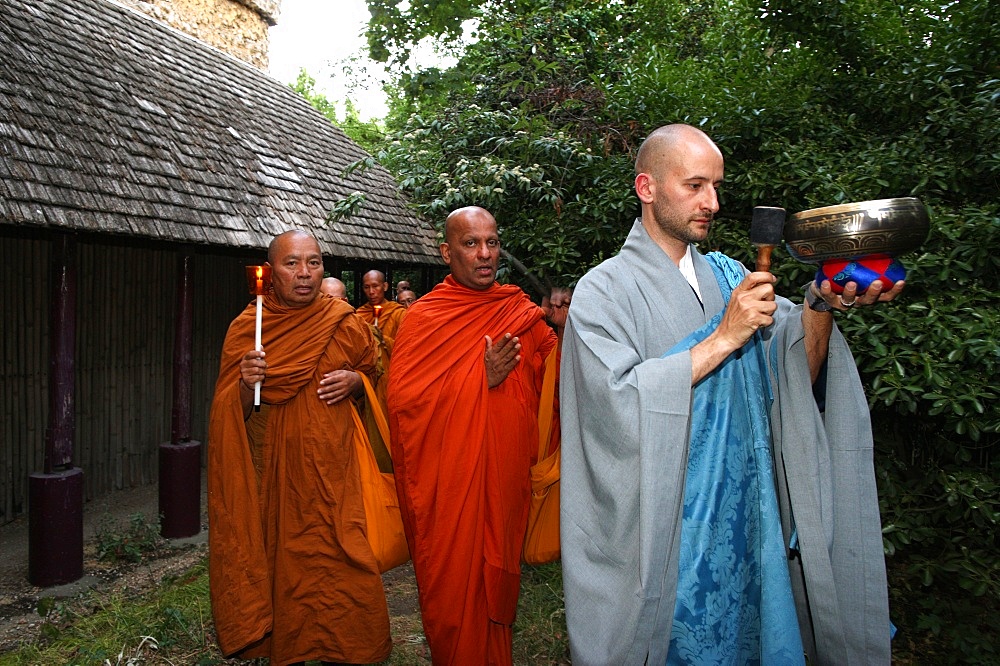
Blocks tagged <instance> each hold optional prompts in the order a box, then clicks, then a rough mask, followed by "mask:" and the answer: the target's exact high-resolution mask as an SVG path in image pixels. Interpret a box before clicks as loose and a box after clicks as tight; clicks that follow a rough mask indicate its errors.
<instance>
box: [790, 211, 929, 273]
mask: <svg viewBox="0 0 1000 666" xmlns="http://www.w3.org/2000/svg"><path fill="white" fill-rule="evenodd" d="M929 230H930V219H929V217H928V215H927V208H926V207H925V206H924V205H923V204H922V203H921V202H920V199H916V198H913V197H901V198H896V199H876V200H874V201H859V202H857V203H847V204H839V205H836V206H825V207H823V208H813V209H810V210H804V211H802V212H801V213H795V214H794V215H792V216H791V217H789V219H788V221H787V222H786V223H785V229H784V236H785V245H786V246H787V247H788V252H789V254H791V255H792V256H793V257H795V258H796V259H798V260H799V261H801V262H804V263H807V264H822V263H824V262H826V261H830V260H834V259H844V260H852V259H859V258H862V257H870V256H872V255H884V256H887V257H896V256H898V255H901V254H905V253H906V252H910V251H911V250H915V249H917V248H918V247H920V244H921V243H923V242H924V240H925V239H926V238H927V232H928V231H929Z"/></svg>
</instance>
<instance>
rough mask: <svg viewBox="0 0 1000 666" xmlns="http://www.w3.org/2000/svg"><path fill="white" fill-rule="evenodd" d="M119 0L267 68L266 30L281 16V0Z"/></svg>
mask: <svg viewBox="0 0 1000 666" xmlns="http://www.w3.org/2000/svg"><path fill="white" fill-rule="evenodd" d="M117 1H118V2H120V3H121V4H123V5H125V6H126V7H131V8H132V9H135V10H137V11H140V12H142V13H143V14H146V15H147V16H151V17H153V18H155V19H156V20H158V21H161V22H163V23H166V24H167V25H169V26H170V27H172V28H175V29H177V30H180V31H181V32H184V33H187V34H188V35H191V36H192V37H194V38H196V39H199V40H201V41H203V42H205V43H206V44H210V45H212V46H214V47H215V48H217V49H219V50H221V51H225V52H226V53H228V54H230V55H232V56H234V57H236V58H239V59H240V60H243V61H246V62H248V63H250V64H251V65H253V66H254V67H257V68H258V69H261V70H264V71H266V70H267V50H268V36H267V29H268V26H271V25H274V23H275V21H276V20H277V18H278V12H279V10H280V5H281V0H117Z"/></svg>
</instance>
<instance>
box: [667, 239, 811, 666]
mask: <svg viewBox="0 0 1000 666" xmlns="http://www.w3.org/2000/svg"><path fill="white" fill-rule="evenodd" d="M706 259H708V261H709V263H710V264H711V265H712V268H713V270H714V271H715V273H716V279H717V280H718V282H719V286H720V288H721V289H722V295H723V298H724V300H725V302H726V303H728V302H729V298H730V296H731V294H732V291H733V287H735V286H736V285H738V284H739V283H740V282H741V281H742V280H743V276H744V273H743V268H742V266H740V264H738V263H736V262H735V261H733V260H732V259H729V258H728V257H725V256H724V255H721V254H719V253H717V252H713V253H711V254H709V255H707V256H706ZM721 319H722V313H719V314H718V315H716V317H715V318H714V319H712V321H710V322H709V323H708V324H706V325H705V326H703V327H702V328H700V329H698V330H697V331H695V332H694V333H692V334H691V335H689V336H688V337H687V338H685V339H684V340H682V341H681V342H679V343H678V344H677V345H676V346H674V348H672V349H670V350H669V351H668V352H667V353H666V354H664V356H669V355H671V354H676V353H679V352H682V351H685V350H687V349H690V348H691V347H693V346H694V345H696V344H697V343H698V342H700V341H702V340H704V339H705V338H706V337H707V336H708V335H709V334H710V333H711V332H712V331H713V330H715V328H716V327H717V326H718V324H719V322H720V321H721ZM693 400H694V404H693V405H692V409H691V440H690V441H691V445H690V452H689V458H688V467H687V479H686V482H685V487H684V518H683V524H682V527H681V546H680V573H679V575H678V584H677V602H676V607H675V610H674V622H673V630H672V633H671V636H670V648H669V652H668V655H667V662H666V663H667V664H671V665H672V664H697V665H699V666H701V665H707V664H734V665H735V664H762V665H764V666H780V665H784V664H804V663H805V658H804V655H803V649H802V641H801V638H800V636H799V627H798V620H797V618H796V614H795V603H794V600H793V598H792V589H791V582H790V580H789V576H788V566H787V561H786V555H785V549H784V547H783V545H782V535H781V523H780V518H779V514H778V502H777V496H776V494H775V489H774V488H775V487H774V471H773V462H772V456H771V436H770V426H769V420H768V409H769V406H770V403H771V400H772V394H771V387H770V382H769V381H768V374H767V368H766V365H765V356H764V349H763V345H762V343H761V340H760V335H755V336H754V337H753V338H752V339H751V341H750V342H748V343H747V344H746V345H745V346H744V347H743V348H742V349H740V350H737V351H736V352H734V353H733V354H732V355H731V356H730V357H729V358H727V359H726V361H724V362H723V363H722V364H721V365H720V366H719V367H718V368H716V369H715V370H714V371H713V372H712V373H711V374H710V375H708V376H707V377H705V378H704V379H703V380H702V381H701V382H699V384H698V385H697V386H696V387H695V389H694V397H693Z"/></svg>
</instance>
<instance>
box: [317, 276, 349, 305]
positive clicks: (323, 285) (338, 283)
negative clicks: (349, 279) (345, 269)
mask: <svg viewBox="0 0 1000 666" xmlns="http://www.w3.org/2000/svg"><path fill="white" fill-rule="evenodd" d="M319 290H320V292H321V293H324V294H326V295H327V296H333V297H334V298H339V299H340V300H342V301H346V300H347V285H346V284H344V281H343V280H341V279H339V278H335V277H327V278H323V281H322V282H320V284H319Z"/></svg>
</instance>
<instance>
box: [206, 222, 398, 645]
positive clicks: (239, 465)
mask: <svg viewBox="0 0 1000 666" xmlns="http://www.w3.org/2000/svg"><path fill="white" fill-rule="evenodd" d="M299 233H301V232H299ZM278 238H282V237H281V236H279V237H278ZM306 238H308V239H309V240H310V241H311V244H310V243H307V242H305V241H304V240H302V238H301V237H300V236H294V237H293V240H295V239H298V240H302V242H303V243H304V244H305V245H306V246H307V247H309V248H311V247H313V245H315V241H314V240H313V239H312V238H311V237H309V236H306ZM276 241H277V239H276ZM296 242H298V241H296ZM272 245H273V244H272ZM315 251H316V252H317V253H318V245H315ZM318 265H319V269H318V270H319V272H318V273H317V274H315V276H312V277H308V278H306V277H294V279H292V278H290V279H287V280H286V281H285V283H284V284H283V285H282V284H279V278H278V272H279V268H278V267H277V266H276V267H275V275H276V277H275V292H276V294H277V295H279V296H280V294H281V289H282V287H283V286H284V288H286V291H287V294H289V295H288V296H287V298H286V300H287V299H295V298H298V299H300V301H301V302H298V303H295V302H293V303H291V306H289V305H288V304H287V303H283V302H282V300H281V299H280V298H278V297H276V294H269V295H268V296H266V297H265V298H264V314H263V335H262V347H263V349H264V351H265V353H266V378H265V379H264V381H263V383H262V386H261V400H262V402H263V403H265V406H267V408H268V410H267V422H266V426H265V427H264V428H263V432H262V434H261V437H260V441H258V442H257V444H258V446H259V450H258V451H256V453H257V454H258V455H257V460H258V464H257V465H256V466H255V464H254V456H253V453H254V451H252V446H253V445H252V443H251V440H250V438H249V437H248V434H247V424H246V421H245V420H244V419H245V416H246V413H247V411H246V410H247V409H248V403H246V402H245V399H244V398H243V397H241V392H243V391H246V390H247V387H246V385H245V384H246V382H245V380H244V379H242V378H241V369H240V364H241V362H242V359H244V358H247V357H248V356H249V355H250V354H248V350H253V349H254V329H255V305H250V306H249V307H248V308H247V309H246V310H244V311H243V313H242V314H240V315H239V316H238V317H237V318H236V319H235V320H234V321H233V323H232V325H231V326H230V329H229V333H228V334H227V336H226V341H225V345H224V347H223V352H222V362H221V369H220V373H219V379H218V382H217V384H216V391H215V398H214V400H213V403H212V411H211V419H210V426H209V443H208V483H209V499H208V504H209V572H210V578H209V579H210V588H211V598H212V612H213V615H214V618H215V628H216V633H217V634H218V640H219V645H220V647H221V649H222V652H223V653H224V654H226V655H238V656H241V657H246V658H250V657H269V658H270V663H271V664H275V665H278V664H288V663H294V662H299V661H306V660H314V659H315V660H325V661H336V662H348V663H373V662H378V661H381V660H383V659H385V658H386V657H388V655H389V653H390V651H391V649H392V643H391V638H390V633H389V615H388V609H387V606H386V601H385V594H384V591H383V588H382V579H381V576H380V574H379V570H378V566H377V564H376V562H375V558H374V556H373V555H372V552H371V548H370V547H369V546H368V542H367V540H366V538H365V526H366V524H365V512H364V506H363V504H362V497H361V485H360V475H359V469H358V460H357V457H356V455H355V453H354V449H353V445H352V437H353V435H354V426H353V420H352V417H351V413H350V409H351V406H350V398H346V399H343V400H340V401H339V402H335V403H333V404H328V403H327V402H324V401H323V400H321V399H320V398H319V397H317V394H318V388H319V384H320V381H321V379H322V378H323V376H324V374H325V373H328V372H330V371H335V370H352V371H354V372H358V373H365V374H367V375H369V376H371V375H372V373H373V371H374V342H373V340H372V337H371V333H370V332H369V330H368V328H367V326H366V325H365V324H364V323H363V322H361V321H359V320H358V318H357V317H355V316H354V315H353V310H352V309H351V307H350V306H349V305H348V304H347V303H345V302H343V301H341V300H339V299H333V298H328V297H325V296H322V297H317V295H318V293H319V292H318V285H319V281H320V280H321V279H322V262H319V264H318ZM309 270H310V271H311V272H312V273H315V272H316V271H315V268H314V267H312V266H311V267H310V268H309ZM301 272H303V274H304V275H305V273H304V271H301ZM313 277H315V279H313ZM303 285H305V286H303ZM313 287H315V289H313ZM310 290H312V291H310ZM252 353H254V352H251V354H252ZM261 356H262V357H263V355H261ZM261 365H262V367H263V360H261ZM251 400H252V398H251Z"/></svg>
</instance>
